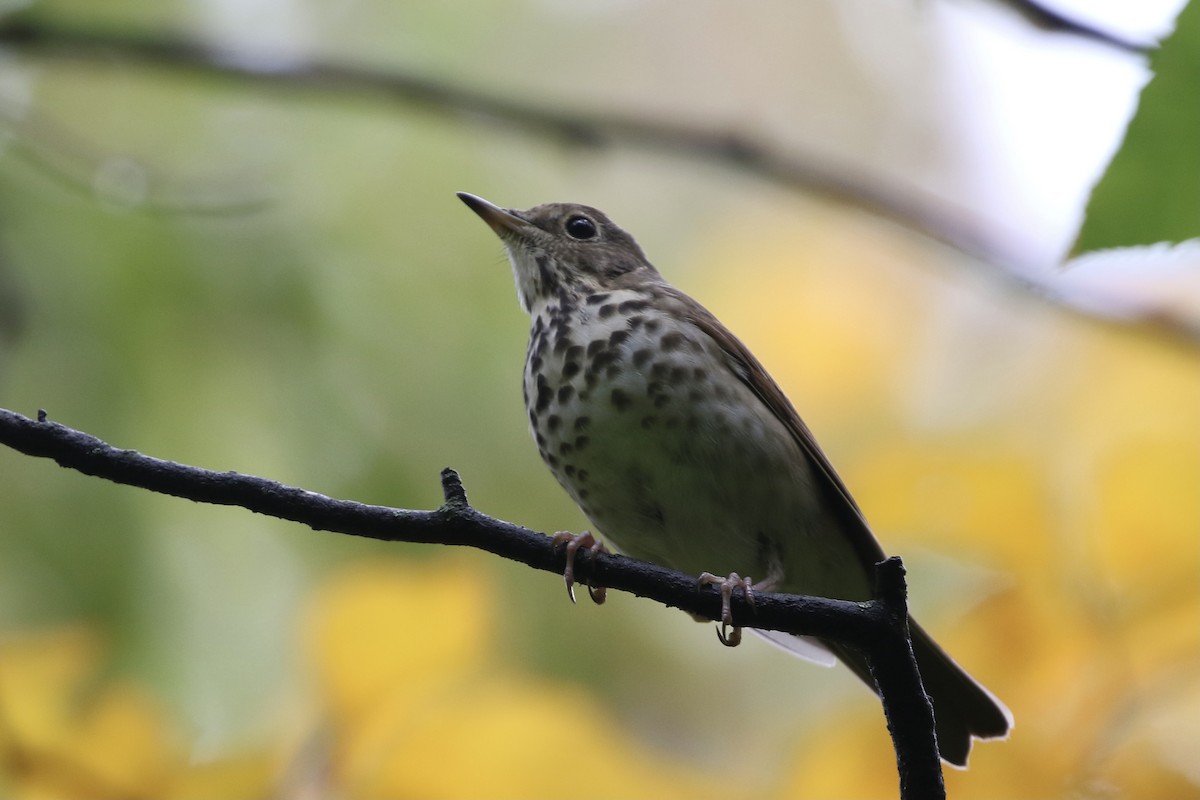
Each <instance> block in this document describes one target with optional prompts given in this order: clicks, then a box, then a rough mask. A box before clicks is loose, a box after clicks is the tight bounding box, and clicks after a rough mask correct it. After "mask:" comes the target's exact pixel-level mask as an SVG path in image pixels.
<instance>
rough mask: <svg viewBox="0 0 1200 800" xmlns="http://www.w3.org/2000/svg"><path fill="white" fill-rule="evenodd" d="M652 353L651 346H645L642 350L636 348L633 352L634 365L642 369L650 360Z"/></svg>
mask: <svg viewBox="0 0 1200 800" xmlns="http://www.w3.org/2000/svg"><path fill="white" fill-rule="evenodd" d="M651 355H652V353H651V351H650V348H649V347H643V348H642V349H641V350H635V351H634V353H633V366H634V368H636V369H641V368H642V367H644V366H646V362H647V361H649V360H650V356H651Z"/></svg>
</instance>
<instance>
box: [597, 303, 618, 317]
mask: <svg viewBox="0 0 1200 800" xmlns="http://www.w3.org/2000/svg"><path fill="white" fill-rule="evenodd" d="M616 310H617V307H616V306H615V305H613V304H612V303H605V304H604V305H602V306H600V312H599V315H600V319H608V318H609V317H611V316H612V315H613V314H614V313H615V312H616Z"/></svg>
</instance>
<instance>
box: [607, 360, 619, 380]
mask: <svg viewBox="0 0 1200 800" xmlns="http://www.w3.org/2000/svg"><path fill="white" fill-rule="evenodd" d="M621 372H622V370H621V365H620V364H613V365H612V366H610V367H609V368H608V369H606V370H604V375H605V377H607V378H608V379H609V380H610V381H611V380H613V379H614V378H616V377H617V376H618V375H620V374H621Z"/></svg>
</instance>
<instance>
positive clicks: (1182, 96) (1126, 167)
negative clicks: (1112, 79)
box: [1073, 3, 1200, 255]
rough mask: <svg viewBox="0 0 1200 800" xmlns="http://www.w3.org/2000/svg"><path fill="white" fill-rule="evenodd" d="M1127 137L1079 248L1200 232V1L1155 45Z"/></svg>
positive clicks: (1091, 206) (1091, 207)
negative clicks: (1149, 77)
mask: <svg viewBox="0 0 1200 800" xmlns="http://www.w3.org/2000/svg"><path fill="white" fill-rule="evenodd" d="M1151 67H1152V68H1153V70H1154V75H1155V77H1154V78H1153V79H1152V80H1151V81H1150V83H1149V84H1147V86H1146V88H1145V89H1144V90H1143V91H1142V97H1141V103H1140V107H1139V109H1138V113H1137V115H1136V116H1134V118H1133V120H1132V122H1130V124H1129V131H1128V132H1127V133H1126V135H1125V142H1124V144H1123V145H1122V146H1121V149H1120V150H1119V151H1118V152H1117V155H1116V157H1115V158H1114V159H1113V162H1112V164H1111V165H1110V166H1109V168H1108V172H1107V173H1106V174H1105V175H1104V177H1103V178H1101V180H1100V183H1099V184H1097V186H1096V188H1095V190H1093V192H1092V197H1091V200H1090V201H1089V202H1088V208H1087V213H1086V215H1085V217H1084V223H1083V228H1082V230H1080V232H1079V237H1078V239H1077V240H1076V242H1075V247H1074V253H1073V254H1075V255H1078V254H1079V253H1083V252H1088V251H1091V250H1100V249H1104V248H1110V247H1129V246H1135V245H1146V244H1154V243H1156V242H1182V241H1185V240H1187V239H1193V238H1196V237H1198V236H1200V91H1198V87H1200V3H1190V4H1189V5H1188V6H1187V7H1186V8H1184V10H1183V11H1182V12H1181V13H1180V16H1179V19H1178V21H1177V27H1176V29H1175V33H1174V34H1172V35H1171V37H1170V38H1169V39H1168V40H1167V41H1166V42H1165V43H1164V44H1163V46H1162V47H1161V48H1160V49H1159V50H1158V51H1157V52H1155V53H1154V55H1153V57H1152V58H1151Z"/></svg>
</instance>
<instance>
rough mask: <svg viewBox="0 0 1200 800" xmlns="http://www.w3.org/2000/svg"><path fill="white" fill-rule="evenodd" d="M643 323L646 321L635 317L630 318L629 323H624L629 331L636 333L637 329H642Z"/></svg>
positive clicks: (640, 317)
mask: <svg viewBox="0 0 1200 800" xmlns="http://www.w3.org/2000/svg"><path fill="white" fill-rule="evenodd" d="M645 321H646V318H645V317H642V316H636V317H630V318H629V321H628V322H626V323H625V324H626V325H628V326H629V330H631V331H636V330H637V329H638V328H640V327H642V323H643V322H645Z"/></svg>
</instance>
